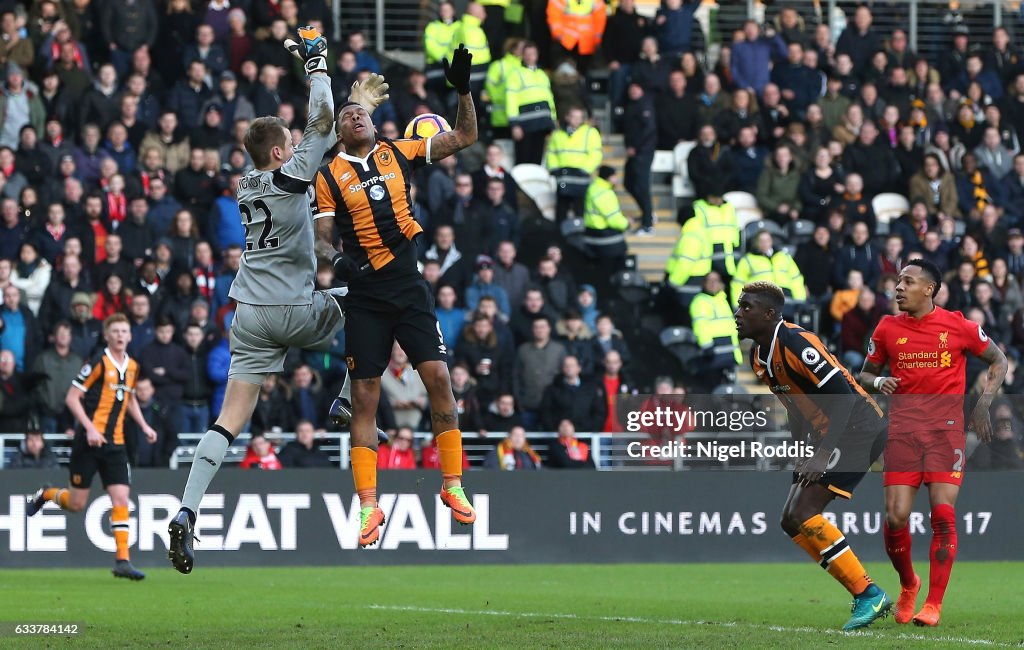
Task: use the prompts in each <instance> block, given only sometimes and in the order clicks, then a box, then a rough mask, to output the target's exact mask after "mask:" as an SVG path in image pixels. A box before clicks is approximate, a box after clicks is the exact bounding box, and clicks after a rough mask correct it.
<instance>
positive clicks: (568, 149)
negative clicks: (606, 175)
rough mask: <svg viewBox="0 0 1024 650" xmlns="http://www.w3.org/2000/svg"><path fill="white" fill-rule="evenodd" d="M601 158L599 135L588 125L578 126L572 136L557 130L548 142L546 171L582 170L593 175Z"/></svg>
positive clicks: (563, 130)
mask: <svg viewBox="0 0 1024 650" xmlns="http://www.w3.org/2000/svg"><path fill="white" fill-rule="evenodd" d="M603 157H604V152H603V150H602V148H601V133H600V132H599V131H598V130H597V129H595V128H594V127H592V126H590V125H589V124H582V125H580V128H578V129H576V130H575V131H573V132H572V135H569V133H568V132H567V131H566V130H565V129H558V130H557V131H555V132H554V133H552V134H551V139H550V140H548V154H547V161H546V162H547V167H548V169H563V168H569V169H582V170H583V171H585V172H587V173H588V174H593V173H594V172H595V171H597V168H598V167H599V166H600V165H601V159H602V158H603Z"/></svg>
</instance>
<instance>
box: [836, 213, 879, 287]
mask: <svg viewBox="0 0 1024 650" xmlns="http://www.w3.org/2000/svg"><path fill="white" fill-rule="evenodd" d="M877 258H878V250H877V248H876V247H875V246H874V245H873V244H872V243H871V241H870V233H869V231H868V227H867V224H866V223H864V222H863V221H859V222H856V223H854V224H853V227H852V228H851V229H850V241H849V242H847V243H846V244H845V245H843V247H842V248H841V249H840V250H839V252H838V254H837V256H836V266H835V268H833V270H832V278H833V284H834V286H836V287H844V286H845V285H846V277H847V275H848V274H849V272H850V270H851V269H857V270H858V271H860V272H861V277H862V278H863V279H864V284H865V286H868V287H873V286H875V285H876V283H877V282H878V264H877V263H876V262H875V260H876V259H877Z"/></svg>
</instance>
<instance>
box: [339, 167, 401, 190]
mask: <svg viewBox="0 0 1024 650" xmlns="http://www.w3.org/2000/svg"><path fill="white" fill-rule="evenodd" d="M394 178H395V172H390V173H388V174H380V175H377V176H371V177H370V178H367V179H366V180H365V181H363V182H362V183H352V184H351V185H349V186H348V191H349V194H355V193H356V192H359V191H362V190H365V189H366V188H368V187H370V186H371V185H373V184H374V183H383V182H385V181H389V180H392V179H394Z"/></svg>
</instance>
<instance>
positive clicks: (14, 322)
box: [0, 284, 42, 373]
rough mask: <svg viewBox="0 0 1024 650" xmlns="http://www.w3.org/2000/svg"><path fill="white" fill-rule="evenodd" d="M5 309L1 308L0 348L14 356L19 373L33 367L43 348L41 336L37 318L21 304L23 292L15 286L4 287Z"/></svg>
mask: <svg viewBox="0 0 1024 650" xmlns="http://www.w3.org/2000/svg"><path fill="white" fill-rule="evenodd" d="M3 293H4V295H3V307H2V308H0V321H2V323H3V330H2V331H0V346H2V347H3V349H4V350H8V351H10V352H11V354H12V355H13V356H14V362H15V366H16V367H17V370H18V372H19V373H20V372H23V371H24V370H25V368H27V367H31V366H32V362H33V361H34V360H35V357H36V354H38V352H39V348H40V346H41V338H42V337H41V336H40V331H39V328H38V326H37V325H36V317H35V316H33V315H32V312H31V311H29V309H28V307H26V306H25V305H23V304H21V291H20V290H19V289H18V288H17V287H15V286H14V285H13V284H9V285H7V286H6V287H4V290H3Z"/></svg>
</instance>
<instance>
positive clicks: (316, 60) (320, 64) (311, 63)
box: [303, 56, 327, 75]
mask: <svg viewBox="0 0 1024 650" xmlns="http://www.w3.org/2000/svg"><path fill="white" fill-rule="evenodd" d="M303 67H304V68H305V69H306V74H307V75H309V74H313V73H314V72H327V59H326V58H324V57H322V56H314V57H312V58H310V59H307V60H306V62H305V64H303Z"/></svg>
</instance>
